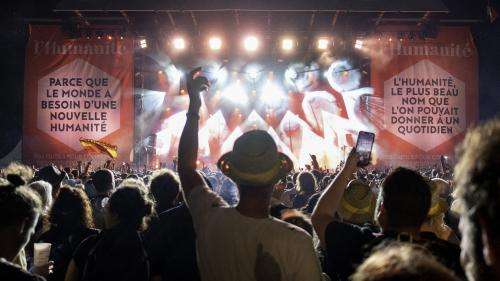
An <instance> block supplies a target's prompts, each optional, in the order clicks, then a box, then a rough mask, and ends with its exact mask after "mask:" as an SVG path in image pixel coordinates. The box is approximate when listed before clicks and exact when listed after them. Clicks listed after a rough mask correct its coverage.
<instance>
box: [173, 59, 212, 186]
mask: <svg viewBox="0 0 500 281" xmlns="http://www.w3.org/2000/svg"><path fill="white" fill-rule="evenodd" d="M200 71H201V68H197V69H195V70H193V71H191V72H190V73H189V74H188V76H187V78H186V84H187V90H188V93H189V108H188V112H187V120H186V124H185V125H184V129H183V130H182V134H181V138H180V141H179V151H178V153H179V154H178V157H177V159H178V172H179V178H180V181H181V186H182V190H183V191H184V194H185V195H187V194H189V193H190V192H191V190H193V188H195V187H197V186H201V185H202V184H203V179H202V178H201V176H200V174H199V173H198V172H197V171H196V160H197V158H198V121H199V120H200V107H201V98H200V92H201V91H203V90H206V89H208V86H209V83H208V80H207V79H206V78H205V77H201V76H197V75H198V73H199V72H200Z"/></svg>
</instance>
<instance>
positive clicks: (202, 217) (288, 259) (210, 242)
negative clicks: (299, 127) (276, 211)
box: [178, 68, 322, 281]
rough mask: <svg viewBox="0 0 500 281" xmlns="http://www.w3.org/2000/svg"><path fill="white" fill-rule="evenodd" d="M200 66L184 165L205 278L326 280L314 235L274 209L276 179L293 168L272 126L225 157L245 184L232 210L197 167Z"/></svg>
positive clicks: (191, 81)
mask: <svg viewBox="0 0 500 281" xmlns="http://www.w3.org/2000/svg"><path fill="white" fill-rule="evenodd" d="M200 70H201V69H200V68H198V69H195V70H194V71H192V72H191V73H190V74H189V75H188V77H187V88H188V93H189V99H190V103H189V109H188V113H187V121H186V124H185V126H184V130H183V131H182V135H181V139H180V142H179V157H178V165H179V166H178V169H179V170H178V171H179V177H180V180H181V186H182V189H183V194H184V197H185V200H186V203H187V205H188V207H189V210H190V212H191V215H192V217H193V224H194V229H195V232H196V237H197V241H196V243H197V258H198V266H199V269H200V275H201V279H202V280H205V281H208V280H217V281H225V280H227V281H233V280H241V281H245V280H249V281H253V280H255V281H261V280H273V281H285V280H297V281H299V280H301V281H303V280H321V279H322V273H321V267H320V264H319V261H318V258H317V256H316V253H315V251H314V247H313V243H312V239H311V236H309V234H307V233H306V232H305V231H304V230H302V229H300V228H298V227H295V226H293V225H291V224H288V223H285V222H283V221H280V220H277V219H274V218H272V217H271V216H270V215H269V207H270V201H271V195H272V191H273V187H274V185H275V184H276V183H277V182H278V180H279V179H280V178H282V177H283V176H285V175H286V174H287V173H288V172H290V171H291V170H292V168H293V164H292V162H291V160H290V159H289V158H288V157H287V156H286V155H284V154H283V153H280V152H278V150H277V146H276V143H275V142H274V140H273V139H272V137H271V136H270V135H269V134H268V133H267V132H265V131H261V130H254V131H249V132H247V133H245V134H243V135H242V136H241V137H240V138H238V139H237V140H236V142H235V144H234V147H233V150H232V151H231V152H229V153H226V154H224V155H223V156H222V157H221V158H220V160H219V161H218V163H217V164H218V167H219V169H220V170H221V171H222V172H223V173H224V174H225V175H227V176H228V177H229V178H231V179H232V180H233V181H234V182H235V183H236V184H237V186H238V189H239V193H240V201H239V203H238V205H237V206H236V207H235V208H230V207H229V206H228V205H227V204H226V203H225V202H224V200H222V199H221V198H220V197H219V196H218V195H216V194H215V193H213V192H212V191H210V189H209V188H208V187H207V185H206V183H205V181H204V180H203V178H202V176H201V175H200V174H199V173H198V172H197V171H196V160H197V156H198V155H197V154H198V121H199V110H200V107H201V99H200V92H201V91H204V90H206V89H208V87H209V83H208V80H207V79H206V78H205V77H202V76H199V74H198V73H199V72H200Z"/></svg>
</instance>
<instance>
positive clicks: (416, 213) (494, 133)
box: [0, 71, 500, 281]
mask: <svg viewBox="0 0 500 281" xmlns="http://www.w3.org/2000/svg"><path fill="white" fill-rule="evenodd" d="M187 80H188V81H187V85H188V93H189V97H190V106H189V110H188V113H187V121H186V124H185V126H184V130H183V132H182V135H181V140H180V144H179V153H178V160H177V161H178V162H177V171H172V170H167V169H162V170H158V171H142V172H132V171H130V170H129V171H127V172H123V171H115V170H112V169H109V166H107V168H100V169H96V170H95V171H91V169H88V166H87V169H85V170H82V169H81V165H78V167H68V168H64V169H59V168H56V167H55V166H53V165H49V166H46V167H43V168H40V169H35V170H34V169H32V168H29V167H27V166H24V165H22V164H19V163H13V164H11V165H10V166H8V167H6V168H5V169H3V170H2V175H1V176H2V177H1V178H0V280H13V281H15V280H16V281H17V280H55V281H57V280H68V281H89V280H95V281H99V280H106V281H108V280H109V281H111V280H137V281H142V280H252V281H254V280H255V281H264V280H276V281H279V280H283V281H284V280H297V281H299V280H301V281H303V280H354V281H368V280H469V281H476V280H499V279H500V224H498V223H497V221H498V219H499V218H500V189H499V188H500V177H499V173H498V172H499V170H498V167H500V157H499V155H500V120H492V121H490V122H487V123H485V124H483V125H480V126H478V127H477V128H474V129H471V130H470V131H469V132H468V133H467V135H466V137H465V139H464V141H463V143H462V144H461V145H460V147H459V149H458V152H457V153H458V154H457V159H458V163H457V164H456V166H455V167H454V169H452V170H451V171H443V170H442V169H439V168H438V167H429V168H426V169H419V170H412V169H408V168H404V167H394V168H387V169H383V170H382V169H378V170H377V169H371V168H370V167H367V168H363V167H359V165H358V162H359V161H358V160H359V156H358V154H357V153H356V151H355V150H353V151H351V153H350V154H349V156H348V157H347V159H346V161H345V162H344V163H342V164H341V165H340V166H339V167H338V168H337V169H335V170H322V169H320V168H319V167H318V165H317V162H316V161H315V158H314V157H312V159H311V160H312V164H311V167H310V168H308V169H303V170H300V171H294V167H293V164H292V162H291V160H290V159H289V158H288V157H287V156H286V155H285V154H282V153H280V152H278V149H277V146H276V144H275V142H274V141H273V138H272V137H271V136H270V135H269V134H268V133H267V132H265V131H260V130H254V131H249V132H247V133H245V134H243V135H242V136H241V137H240V138H238V139H237V140H236V142H235V144H234V147H233V150H232V151H231V152H229V153H227V154H224V155H223V156H222V157H221V158H220V160H219V161H218V163H217V166H218V169H217V170H209V169H204V170H202V171H198V170H197V169H196V160H197V156H198V155H197V153H198V121H199V109H200V105H201V100H200V96H199V93H200V92H201V91H202V90H204V89H205V88H206V87H208V86H209V85H208V81H207V80H206V79H205V78H204V77H200V76H196V71H193V72H191V74H190V75H189V76H188V79H187ZM40 243H49V244H50V252H49V257H48V259H47V261H46V262H43V263H40V261H39V260H37V259H39V258H38V257H37V255H40V253H39V252H38V251H40V250H39V249H37V245H39V244H40ZM45 245H46V244H45Z"/></svg>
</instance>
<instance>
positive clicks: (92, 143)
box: [80, 139, 118, 159]
mask: <svg viewBox="0 0 500 281" xmlns="http://www.w3.org/2000/svg"><path fill="white" fill-rule="evenodd" d="M80 144H81V145H82V146H83V148H84V149H85V150H87V151H92V152H95V153H99V154H106V155H108V156H109V157H111V158H113V159H114V158H116V157H118V148H117V147H116V145H111V144H109V143H105V142H102V141H97V140H91V139H80Z"/></svg>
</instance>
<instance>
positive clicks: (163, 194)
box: [149, 169, 181, 210]
mask: <svg viewBox="0 0 500 281" xmlns="http://www.w3.org/2000/svg"><path fill="white" fill-rule="evenodd" d="M180 185H181V184H180V182H179V178H178V177H177V175H175V174H174V173H173V172H172V171H170V170H167V169H163V170H159V171H157V172H155V173H154V174H153V177H152V180H151V183H150V185H149V189H150V190H151V195H153V198H154V200H155V202H156V205H157V206H156V207H157V209H159V210H165V209H166V207H168V206H170V205H171V204H172V203H173V201H174V200H175V199H177V197H178V196H179V192H180Z"/></svg>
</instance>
